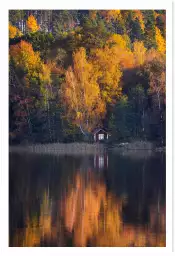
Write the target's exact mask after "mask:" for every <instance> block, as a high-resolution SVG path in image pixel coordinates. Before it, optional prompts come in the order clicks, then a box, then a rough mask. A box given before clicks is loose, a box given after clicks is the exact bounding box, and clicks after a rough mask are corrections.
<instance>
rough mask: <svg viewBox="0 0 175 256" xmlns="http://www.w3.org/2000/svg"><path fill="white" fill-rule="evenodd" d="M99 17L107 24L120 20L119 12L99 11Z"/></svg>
mask: <svg viewBox="0 0 175 256" xmlns="http://www.w3.org/2000/svg"><path fill="white" fill-rule="evenodd" d="M100 13H101V15H102V16H103V17H104V18H105V19H106V21H107V22H110V21H112V20H121V13H120V10H105V11H100Z"/></svg>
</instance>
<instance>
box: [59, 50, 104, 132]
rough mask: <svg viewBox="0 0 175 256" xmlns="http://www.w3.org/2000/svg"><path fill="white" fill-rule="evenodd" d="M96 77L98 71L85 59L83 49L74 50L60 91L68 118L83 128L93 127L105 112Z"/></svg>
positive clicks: (89, 128)
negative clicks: (71, 63)
mask: <svg viewBox="0 0 175 256" xmlns="http://www.w3.org/2000/svg"><path fill="white" fill-rule="evenodd" d="M97 78H98V72H96V70H95V69H94V68H93V65H92V64H91V63H89V62H88V61H87V59H86V51H85V49H84V48H80V49H79V50H78V51H76V52H74V54H73V67H69V68H68V70H67V71H66V74H65V83H63V84H62V87H61V91H60V93H61V97H62V99H63V104H64V106H65V109H66V113H67V118H68V120H72V121H73V123H74V124H76V125H78V126H80V125H81V126H83V127H84V129H85V130H91V129H93V128H94V127H95V126H96V125H97V123H98V122H99V120H100V119H101V118H102V116H103V115H104V113H105V105H104V103H103V102H102V100H101V97H100V88H99V85H98V83H97Z"/></svg>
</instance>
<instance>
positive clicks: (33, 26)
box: [26, 15, 39, 32]
mask: <svg viewBox="0 0 175 256" xmlns="http://www.w3.org/2000/svg"><path fill="white" fill-rule="evenodd" d="M26 24H27V28H28V30H29V31H30V32H37V31H38V30H39V25H38V24H37V21H36V18H35V17H34V16H33V15H30V16H29V17H28V20H27V23H26Z"/></svg>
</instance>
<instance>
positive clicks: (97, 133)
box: [93, 128, 109, 142]
mask: <svg viewBox="0 0 175 256" xmlns="http://www.w3.org/2000/svg"><path fill="white" fill-rule="evenodd" d="M93 136H94V142H99V141H104V140H108V137H109V134H108V132H107V131H105V130H104V129H102V128H98V129H95V130H94V131H93Z"/></svg>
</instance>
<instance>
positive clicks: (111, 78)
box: [91, 46, 122, 103]
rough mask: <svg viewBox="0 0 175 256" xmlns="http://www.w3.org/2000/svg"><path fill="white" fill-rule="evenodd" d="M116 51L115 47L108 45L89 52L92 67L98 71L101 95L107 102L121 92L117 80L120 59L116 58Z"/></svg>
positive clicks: (118, 79)
mask: <svg viewBox="0 0 175 256" xmlns="http://www.w3.org/2000/svg"><path fill="white" fill-rule="evenodd" d="M119 49H120V48H119ZM118 53H119V52H118V51H117V50H116V48H115V47H112V48H109V47H108V46H106V47H105V48H104V49H96V50H93V51H92V52H91V56H92V57H91V58H92V63H93V65H94V69H95V70H97V72H98V73H99V77H98V83H99V85H100V89H101V96H102V98H103V100H104V101H105V102H107V103H112V102H113V100H116V98H117V97H118V96H119V95H120V94H121V87H120V84H119V82H120V78H121V76H122V72H121V70H120V59H119V58H117V57H118V56H117V55H118Z"/></svg>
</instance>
